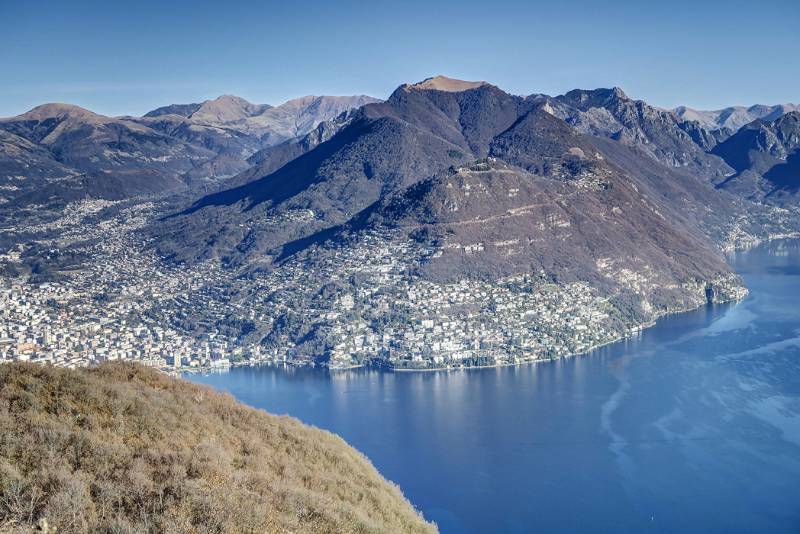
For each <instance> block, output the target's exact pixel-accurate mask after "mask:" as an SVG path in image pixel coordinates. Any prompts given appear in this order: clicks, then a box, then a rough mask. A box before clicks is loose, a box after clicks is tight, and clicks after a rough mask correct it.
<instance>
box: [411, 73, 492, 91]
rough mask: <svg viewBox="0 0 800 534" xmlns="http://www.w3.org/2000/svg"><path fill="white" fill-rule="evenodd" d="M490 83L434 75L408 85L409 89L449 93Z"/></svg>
mask: <svg viewBox="0 0 800 534" xmlns="http://www.w3.org/2000/svg"><path fill="white" fill-rule="evenodd" d="M484 85H489V84H488V83H487V82H468V81H465V80H456V79H454V78H448V77H447V76H434V77H433V78H426V79H424V80H422V81H421V82H419V83H415V84H414V85H410V86H407V87H408V89H416V90H423V91H445V92H448V93H460V92H462V91H469V90H470V89H477V88H478V87H483V86H484Z"/></svg>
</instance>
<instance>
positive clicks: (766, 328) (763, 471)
mask: <svg viewBox="0 0 800 534" xmlns="http://www.w3.org/2000/svg"><path fill="white" fill-rule="evenodd" d="M731 261H732V263H733V264H734V266H735V267H736V269H737V270H738V271H739V272H740V273H741V275H742V276H743V277H744V279H745V281H746V283H747V285H748V287H749V288H750V291H751V293H750V296H748V297H747V299H745V300H744V301H742V302H740V303H739V304H737V305H723V306H709V307H706V308H704V309H701V310H698V311H696V312H690V313H686V314H681V315H676V316H672V317H668V318H665V319H664V320H662V321H660V322H659V323H658V324H657V325H656V326H655V327H653V328H651V329H649V330H647V331H645V332H644V333H642V334H641V336H640V337H638V338H636V339H632V340H628V341H625V342H620V343H616V344H614V345H609V346H608V347H605V348H603V349H599V350H597V351H594V352H592V353H591V354H589V355H587V356H582V357H577V358H568V359H565V360H561V361H556V362H549V363H542V364H533V365H525V366H520V367H506V368H497V369H478V370H468V371H451V372H446V371H442V372H426V373H391V372H379V371H367V370H356V371H347V372H333V373H331V372H327V371H324V370H314V369H288V370H284V369H275V368H269V367H260V368H238V369H233V370H231V371H230V372H226V373H221V374H214V375H208V376H197V375H194V376H192V375H189V376H187V378H189V379H190V380H194V381H197V382H202V383H205V384H210V385H211V386H213V387H215V388H218V389H221V390H226V391H229V392H230V393H232V394H233V395H234V396H236V397H237V398H239V399H240V400H242V401H243V402H245V403H247V404H250V405H252V406H256V407H259V408H264V409H265V410H268V411H270V412H273V413H287V414H290V415H293V416H296V417H298V418H300V419H301V420H303V421H305V422H306V423H310V424H312V425H316V426H319V427H322V428H325V429H328V430H331V431H333V432H336V433H337V434H339V435H341V436H342V437H343V438H344V439H346V440H347V441H348V442H349V443H350V444H352V445H353V446H355V447H356V448H358V449H359V450H361V451H362V452H364V453H365V454H366V455H367V456H368V457H369V458H370V459H371V460H372V462H373V463H374V464H375V466H376V467H377V468H378V469H379V470H380V472H381V473H382V474H383V475H384V476H386V477H387V478H389V479H390V480H393V481H394V482H396V483H397V484H399V485H400V487H401V488H402V490H403V492H404V493H405V495H406V496H407V497H408V498H409V500H411V501H412V502H413V503H414V505H415V506H417V507H418V508H419V509H420V510H421V511H422V512H423V513H424V515H425V517H426V518H428V519H432V520H434V521H436V522H437V523H438V525H439V527H440V529H441V530H442V531H443V532H445V533H461V532H531V531H536V532H554V531H559V532H665V533H667V532H669V533H672V532H678V531H680V532H684V533H685V532H731V533H733V532H769V533H781V532H800V299H799V298H800V244H799V243H798V242H797V241H782V242H775V243H771V244H769V245H765V246H762V247H759V248H757V249H754V250H752V251H750V252H747V253H740V254H736V255H735V256H732V257H731Z"/></svg>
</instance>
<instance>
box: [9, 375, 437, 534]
mask: <svg viewBox="0 0 800 534" xmlns="http://www.w3.org/2000/svg"><path fill="white" fill-rule="evenodd" d="M43 518H46V520H47V522H48V524H49V525H50V526H51V527H56V528H57V531H58V533H59V534H60V533H70V532H114V533H127V532H137V533H138V532H159V533H161V532H164V533H170V532H172V533H178V532H180V533H184V532H197V533H212V532H218V533H233V532H259V533H260V532H281V533H283V532H313V533H333V532H337V533H339V532H348V533H371V532H392V533H394V532H434V531H435V530H436V528H435V527H434V526H433V525H431V524H429V523H426V522H425V521H424V520H423V519H422V517H421V516H420V515H419V514H418V513H417V512H416V511H415V510H414V509H413V507H412V506H411V505H410V504H409V503H408V501H406V500H405V499H404V498H403V495H402V494H401V493H400V490H399V489H398V488H397V487H396V486H394V485H393V484H391V483H389V482H387V481H386V480H384V479H383V478H382V477H381V476H380V474H379V473H378V472H377V471H376V470H375V468H374V467H373V466H372V465H371V464H370V462H369V460H367V459H366V458H365V457H364V456H363V455H361V454H360V453H359V452H357V451H356V450H355V449H353V448H351V447H350V446H348V445H347V444H346V443H345V442H344V441H343V440H342V439H340V438H339V437H337V436H335V435H333V434H331V433H328V432H325V431H322V430H318V429H315V428H311V427H308V426H306V425H303V424H302V423H300V422H299V421H297V420H295V419H292V418H290V417H278V416H274V415H270V414H267V413H264V412H262V411H259V410H255V409H252V408H248V407H246V406H244V405H242V404H240V403H238V402H236V401H235V400H234V399H233V398H232V397H231V396H229V395H223V394H220V393H216V392H214V391H212V390H210V389H208V388H204V387H201V386H197V385H194V384H190V383H188V382H184V381H181V380H175V379H171V378H168V377H166V376H164V375H162V374H160V373H158V372H156V371H152V370H149V369H146V368H143V367H140V366H137V365H134V364H108V365H102V366H99V367H96V368H92V369H85V370H80V371H69V370H61V369H54V368H50V367H40V366H34V365H28V364H7V365H0V532H13V533H16V532H31V531H33V530H34V529H36V528H37V527H36V525H38V524H39V523H40V521H41V520H42V519H43Z"/></svg>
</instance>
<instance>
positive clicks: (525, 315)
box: [0, 201, 746, 372]
mask: <svg viewBox="0 0 800 534" xmlns="http://www.w3.org/2000/svg"><path fill="white" fill-rule="evenodd" d="M113 204H114V203H111V202H108V201H82V202H80V203H73V204H71V205H70V206H69V207H68V209H66V210H65V211H64V214H63V215H62V216H61V217H60V218H58V219H57V220H56V221H53V222H50V223H48V224H46V225H43V226H42V228H41V229H40V230H41V231H46V232H47V235H50V236H53V237H50V238H47V239H45V240H44V241H45V243H44V244H45V246H52V247H53V248H54V249H57V248H59V247H63V246H64V244H65V243H70V244H74V243H76V242H77V243H82V245H81V246H82V247H85V250H83V252H84V253H85V255H86V260H85V261H82V263H81V268H79V269H74V270H71V271H70V272H68V273H66V274H65V275H64V276H62V277H60V278H58V279H56V280H53V281H47V282H42V283H35V284H34V283H29V282H28V281H27V280H26V279H24V278H11V277H5V278H3V279H2V281H0V362H1V361H15V360H21V361H34V362H42V363H50V364H52V365H55V366H62V367H82V366H87V365H91V364H94V363H99V362H103V361H110V360H135V361H138V362H140V363H142V364H144V365H147V366H151V367H155V368H158V369H161V370H164V371H167V372H181V371H184V370H191V369H214V368H225V367H228V366H230V365H239V364H254V363H279V362H288V363H299V364H319V363H321V362H322V363H324V364H325V365H327V366H329V367H331V368H349V367H354V366H361V365H368V364H372V365H374V364H379V365H384V366H388V367H392V368H395V369H429V368H451V367H465V366H490V365H504V364H514V363H521V362H525V361H531V360H539V359H551V358H558V357H563V356H567V355H571V354H577V353H582V352H586V351H588V350H590V349H591V348H593V347H596V346H599V345H603V344H606V343H609V342H611V341H614V340H617V339H620V338H622V337H625V336H629V335H632V334H633V333H635V332H637V331H638V330H639V329H641V328H642V327H643V326H645V325H646V324H647V323H649V322H651V321H652V318H655V315H653V317H652V318H651V319H649V320H648V321H647V322H632V321H631V320H630V319H629V318H626V317H624V316H623V315H622V312H621V310H620V309H619V308H618V307H616V306H614V305H613V304H612V303H610V302H609V298H608V296H605V297H604V296H601V295H600V294H598V292H597V290H596V289H594V288H592V287H591V286H590V285H588V284H587V283H585V282H573V283H566V284H555V283H552V282H550V281H548V280H547V278H546V277H545V276H544V273H540V274H536V273H533V274H529V275H525V276H515V277H507V278H504V279H500V280H497V281H493V282H487V281H478V280H460V281H458V282H455V283H447V284H445V283H432V282H430V281H426V280H423V279H420V278H419V277H418V276H416V275H414V274H413V271H414V267H415V266H418V265H420V263H422V262H425V261H428V260H429V259H430V258H432V257H436V256H439V255H441V254H442V250H441V249H438V250H437V249H434V248H430V247H423V246H420V245H419V244H417V243H414V242H412V241H409V240H404V239H399V238H397V236H394V235H392V233H391V232H390V231H388V230H386V231H384V232H383V233H375V232H373V233H365V234H363V235H361V236H359V237H358V239H357V242H350V243H348V245H347V246H340V247H335V246H334V247H332V248H330V249H329V250H326V252H325V254H322V255H320V256H321V258H318V259H315V260H314V265H313V266H310V265H308V263H307V260H303V259H302V258H298V259H293V260H291V261H289V262H287V263H286V264H285V265H283V266H282V268H281V269H275V270H271V271H264V272H257V273H256V274H252V273H249V274H247V275H246V276H245V275H237V273H231V272H230V271H228V270H225V269H223V268H221V267H220V266H218V265H217V264H215V263H213V262H204V263H200V264H198V265H195V266H191V267H187V266H179V265H170V264H168V263H165V262H163V261H162V260H161V258H159V257H158V256H157V255H156V254H155V253H154V252H153V251H152V250H150V249H148V248H147V247H146V243H145V242H144V241H143V238H142V236H141V234H140V233H138V230H139V229H141V228H142V227H143V226H144V225H145V224H146V222H147V220H148V218H149V217H152V216H154V213H156V211H157V210H156V208H155V206H154V205H152V204H138V205H136V204H134V205H132V206H128V207H124V208H123V209H121V210H119V211H117V212H115V213H114V214H113V216H110V217H108V218H103V217H102V216H100V215H99V214H102V212H103V210H104V209H107V208H109V207H114V206H113ZM298 216H302V217H308V216H309V214H308V213H307V212H303V213H300V214H298ZM98 219H102V220H101V221H100V222H98ZM48 239H49V240H50V242H49V243H48ZM40 244H41V243H40ZM450 246H452V245H450ZM462 248H463V249H464V251H465V253H470V250H471V249H470V246H465V247H462ZM23 252H24V251H23V250H21V248H18V249H16V250H15V251H14V252H13V253H11V254H6V255H5V256H4V257H2V258H0V261H6V262H8V261H19V259H20V257H21V254H23ZM608 261H609V262H610V260H608ZM598 267H601V268H606V270H607V271H608V272H609V276H613V277H614V278H615V283H617V284H619V285H620V286H622V287H628V288H630V289H631V290H632V291H635V292H637V293H639V294H643V295H644V294H647V293H648V292H649V291H651V290H653V289H655V288H654V287H648V284H652V283H651V282H649V281H648V280H647V277H645V276H643V275H642V274H641V273H636V272H632V271H629V270H626V269H622V270H619V269H612V268H610V267H609V266H608V265H599V266H598ZM239 274H241V273H239ZM355 278H358V280H359V282H358V283H353V280H354V279H355ZM716 283H717V285H718V286H719V287H729V289H730V294H729V295H726V296H725V299H736V298H741V296H743V295H744V292H745V291H746V290H744V288H742V287H740V286H738V285H737V283H736V280H735V279H734V278H731V279H730V280H720V281H716ZM685 290H686V294H687V295H689V296H690V297H689V304H688V307H696V306H699V305H701V304H703V303H704V302H705V299H706V294H705V283H704V282H702V281H696V283H695V284H694V286H692V284H687V287H686V288H685ZM673 311H679V310H677V309H676V310H673ZM320 356H322V357H323V358H320Z"/></svg>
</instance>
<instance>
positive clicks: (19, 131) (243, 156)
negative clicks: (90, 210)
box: [0, 96, 376, 204]
mask: <svg viewBox="0 0 800 534" xmlns="http://www.w3.org/2000/svg"><path fill="white" fill-rule="evenodd" d="M374 101H376V100H375V99H373V98H370V97H366V96H353V97H330V96H308V97H303V98H299V99H295V100H291V101H289V102H286V103H285V104H282V105H280V106H277V107H272V106H269V105H266V104H264V105H258V104H251V103H249V102H247V101H246V100H244V99H242V98H239V97H233V96H221V97H219V98H217V99H214V100H208V101H205V102H203V103H200V104H176V105H170V106H166V107H162V108H158V109H156V110H153V111H151V112H149V113H146V114H145V115H144V116H143V117H106V116H103V115H98V114H96V113H93V112H91V111H88V110H86V109H83V108H80V107H78V106H73V105H68V104H45V105H42V106H38V107H36V108H34V109H32V110H31V111H29V112H27V113H24V114H22V115H19V116H16V117H11V118H7V119H0V200H5V201H6V202H10V201H12V200H15V199H19V200H18V201H19V202H22V203H38V204H43V203H47V202H48V201H50V200H56V201H59V200H63V199H62V197H61V195H62V194H66V195H67V200H74V197H75V196H76V195H78V196H80V195H85V196H86V197H88V198H96V197H100V198H109V199H118V198H127V197H130V196H135V195H141V194H154V193H164V192H170V191H172V192H175V191H180V190H185V189H191V188H195V187H198V185H202V184H203V183H204V182H207V181H211V182H212V183H213V182H215V181H217V180H219V179H220V178H224V177H228V176H232V175H235V174H237V173H239V172H241V171H243V170H245V169H247V168H248V167H249V163H248V162H247V159H248V158H249V157H250V156H252V155H253V154H254V153H256V152H257V151H258V150H260V149H263V148H265V147H267V146H271V145H274V144H278V143H280V142H282V141H285V140H287V139H290V138H295V137H297V136H302V135H305V134H307V133H308V132H310V131H311V130H312V129H314V128H315V127H316V126H317V125H318V124H319V123H320V122H322V121H326V120H330V119H333V118H335V117H336V116H337V115H339V114H340V113H342V112H345V111H347V110H349V109H352V108H353V107H359V106H361V105H363V104H364V103H367V102H374ZM106 182H110V183H106ZM67 192H69V193H67Z"/></svg>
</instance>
